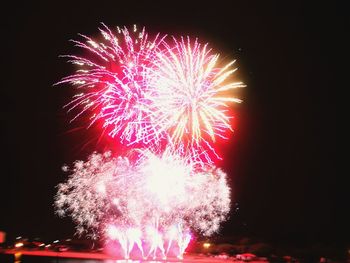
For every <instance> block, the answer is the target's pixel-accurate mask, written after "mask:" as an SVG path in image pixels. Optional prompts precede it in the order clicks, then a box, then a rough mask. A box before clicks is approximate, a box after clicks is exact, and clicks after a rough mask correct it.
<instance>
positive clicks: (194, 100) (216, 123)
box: [149, 38, 245, 162]
mask: <svg viewBox="0 0 350 263" xmlns="http://www.w3.org/2000/svg"><path fill="white" fill-rule="evenodd" d="M161 48H162V52H158V53H157V58H158V59H157V60H155V61H154V63H153V65H154V78H153V79H152V82H151V86H152V88H151V89H150V90H151V91H152V93H151V94H149V100H150V101H151V105H152V107H153V110H152V113H153V114H152V117H153V119H152V122H153V123H154V125H156V126H158V127H162V129H164V130H166V131H167V133H168V134H169V138H170V141H171V143H172V145H176V148H177V149H181V150H182V151H185V152H190V154H191V155H194V156H196V155H198V152H202V154H203V153H205V152H207V151H206V150H204V149H205V148H206V149H209V150H210V151H212V152H214V153H215V150H214V148H213V145H212V143H214V142H215V141H216V137H220V138H223V139H227V137H226V136H225V132H226V130H230V131H232V127H231V124H230V119H231V118H232V116H230V115H229V114H228V110H227V109H228V106H229V105H228V103H231V102H235V103H240V102H241V100H240V99H237V98H234V97H232V96H230V95H229V92H230V91H231V90H233V89H237V88H240V87H244V86H245V85H244V84H243V83H242V82H232V81H231V82H230V81H228V79H229V77H230V76H231V75H232V74H233V73H234V72H235V71H236V68H232V65H233V64H234V62H235V61H232V62H230V63H228V64H227V65H225V66H223V67H220V66H219V55H218V54H212V52H211V50H210V49H209V48H208V45H207V44H205V45H201V44H200V43H199V42H198V41H197V40H195V41H191V40H190V38H187V39H186V40H185V39H184V38H181V40H180V41H179V40H177V39H175V38H173V41H172V43H171V44H168V43H167V42H165V41H163V42H162V43H161ZM215 155H216V156H217V154H216V153H215ZM217 157H218V158H220V157H219V156H217ZM206 159H207V161H209V162H210V161H211V159H210V157H208V156H206Z"/></svg>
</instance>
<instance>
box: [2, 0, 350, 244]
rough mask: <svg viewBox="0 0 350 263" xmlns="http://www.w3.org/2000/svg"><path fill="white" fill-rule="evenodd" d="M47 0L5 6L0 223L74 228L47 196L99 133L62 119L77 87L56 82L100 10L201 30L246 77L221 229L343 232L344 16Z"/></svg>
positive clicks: (197, 33)
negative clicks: (229, 199)
mask: <svg viewBox="0 0 350 263" xmlns="http://www.w3.org/2000/svg"><path fill="white" fill-rule="evenodd" d="M51 2H52V1H47V3H42V4H40V3H36V4H26V5H22V4H19V3H14V4H12V7H8V8H7V9H6V8H5V9H3V11H4V13H5V14H4V15H2V19H3V20H4V21H3V22H2V23H1V27H2V30H1V38H2V45H4V47H3V48H2V50H1V51H2V52H1V53H2V54H1V57H2V61H1V63H2V66H3V69H2V82H1V106H0V107H1V129H0V132H1V136H0V138H1V153H2V158H1V162H2V165H1V178H0V180H1V181H0V182H1V183H0V185H1V189H0V197H1V199H0V200H1V210H0V230H4V231H6V232H8V233H10V234H13V235H22V234H23V235H32V236H41V237H47V238H60V237H66V236H70V235H72V234H73V232H74V229H73V224H72V223H71V222H70V219H59V218H58V217H57V216H56V215H55V214H54V209H53V206H52V204H53V197H54V194H55V192H56V190H55V186H56V185H57V184H58V183H59V182H63V181H64V180H65V178H66V175H65V174H64V173H63V172H62V171H61V166H62V165H63V164H71V163H72V162H73V161H74V160H76V159H85V158H86V156H87V155H88V154H89V153H91V152H92V151H93V150H95V149H97V150H102V148H103V147H105V145H101V143H97V139H96V130H94V128H92V129H88V130H87V129H86V128H85V126H86V125H85V124H86V122H84V120H83V119H80V120H78V121H76V122H73V123H71V124H70V123H69V120H70V118H72V115H69V114H67V113H66V111H65V110H64V109H62V106H63V105H64V104H66V103H67V102H68V101H69V100H70V97H71V95H72V94H73V93H74V90H73V89H71V88H69V87H68V86H60V87H53V84H54V83H55V82H57V81H59V80H60V79H61V78H62V77H63V76H66V75H67V74H70V73H73V70H74V68H73V66H72V65H70V64H67V63H66V62H65V60H64V59H62V58H59V57H58V56H59V55H62V54H72V53H74V52H75V51H77V49H76V48H74V47H73V44H72V43H70V42H69V39H72V38H74V39H79V38H78V36H77V34H78V33H83V34H86V35H91V36H98V34H99V33H98V30H97V27H98V26H99V25H100V22H104V23H105V24H107V25H108V26H110V27H113V26H116V25H119V26H123V25H126V26H132V25H133V24H137V25H138V26H139V27H141V26H146V29H148V31H150V32H154V33H156V32H162V33H168V34H170V35H171V34H174V35H190V36H193V37H199V39H200V40H202V42H210V44H211V46H212V47H214V49H215V50H216V51H218V52H220V53H221V54H222V56H223V57H225V58H231V59H233V58H236V59H237V60H238V63H237V65H238V67H239V70H238V71H239V73H238V77H239V79H240V80H242V81H244V82H245V84H247V87H246V88H244V89H243V90H242V91H241V92H240V93H239V96H240V97H241V98H242V99H243V100H244V102H243V103H242V104H240V105H239V106H237V105H235V106H234V107H233V110H234V112H235V134H234V136H233V137H232V139H231V141H230V142H229V143H228V145H227V146H226V148H225V154H224V158H225V161H224V163H222V164H221V166H222V167H223V169H224V170H225V171H226V172H227V173H228V174H229V177H230V184H231V187H232V188H233V209H232V211H233V212H232V213H231V217H230V219H229V220H228V222H227V223H225V224H224V226H223V229H222V230H221V233H220V236H235V235H245V236H252V237H258V238H261V239H262V240H267V241H269V240H272V241H275V242H290V243H303V242H325V243H333V244H336V243H339V244H341V243H344V242H348V241H349V238H348V236H349V228H348V226H347V224H346V223H347V220H346V219H347V218H346V217H345V215H346V210H348V204H346V199H345V195H344V194H343V192H342V191H340V183H339V181H338V179H337V175H338V173H337V172H336V164H335V159H336V157H335V156H336V149H335V143H336V122H335V119H336V116H337V114H336V99H335V96H336V94H337V93H338V90H339V89H340V88H343V89H344V88H345V86H344V84H343V85H340V86H339V85H336V84H335V73H336V69H335V66H336V65H334V64H335V63H334V62H333V61H332V56H334V54H335V51H336V50H334V48H333V47H332V45H333V39H335V34H336V31H338V30H339V29H342V27H344V21H342V17H341V16H340V15H338V14H337V11H336V10H335V9H333V8H332V7H330V6H326V5H324V6H322V5H321V4H320V3H317V5H312V6H311V5H310V6H304V5H303V4H298V3H296V2H295V1H290V2H289V4H287V3H283V5H281V6H279V5H275V4H267V3H265V2H266V1H256V2H250V1H241V2H242V3H243V2H245V4H242V3H239V2H235V1H227V2H225V1H212V2H211V3H210V4H204V3H202V4H194V3H193V2H192V3H190V1H184V2H180V1H170V2H169V3H163V2H167V1H159V2H157V1H144V2H143V3H141V4H140V3H137V1H124V2H125V3H119V2H120V1H110V2H109V3H105V2H104V1H95V3H94V4H92V3H88V1H81V2H77V1H74V3H68V2H67V3H63V2H61V1H56V2H54V3H53V2H52V3H51ZM72 2H73V1H72ZM140 2H141V1H140ZM146 2H152V4H149V3H146ZM258 2H261V3H260V4H257V3H258ZM262 2H264V4H262ZM335 18H337V19H338V20H339V23H338V24H337V25H336V26H335V23H333V22H334V20H335ZM347 85H348V84H347ZM236 203H238V207H239V209H238V210H237V209H235V208H237V207H235V204H236ZM344 203H345V204H344ZM235 211H236V212H235Z"/></svg>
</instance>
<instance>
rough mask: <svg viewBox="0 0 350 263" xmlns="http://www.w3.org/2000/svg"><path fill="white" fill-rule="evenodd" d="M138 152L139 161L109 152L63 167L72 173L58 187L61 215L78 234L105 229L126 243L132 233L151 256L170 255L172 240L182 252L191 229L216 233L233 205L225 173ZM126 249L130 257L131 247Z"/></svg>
mask: <svg viewBox="0 0 350 263" xmlns="http://www.w3.org/2000/svg"><path fill="white" fill-rule="evenodd" d="M135 154H136V153H135ZM137 154H138V155H141V157H140V159H139V161H138V162H137V163H133V162H131V161H130V159H129V158H126V157H116V158H114V157H112V156H111V154H110V153H108V152H107V153H105V154H97V153H94V154H92V155H91V156H90V157H89V158H88V160H87V161H86V162H83V161H76V162H75V164H74V166H73V168H72V169H71V170H69V169H68V168H67V167H65V170H66V171H70V172H71V174H70V176H69V178H68V180H67V182H65V183H61V184H59V185H58V192H57V195H56V197H55V205H56V209H57V213H58V214H59V215H60V216H64V215H70V216H71V217H72V218H73V220H74V221H75V223H76V224H77V233H78V234H83V233H85V234H88V235H90V236H91V237H93V238H97V237H98V235H99V233H101V232H102V233H107V234H108V238H111V239H117V240H118V241H119V242H120V244H121V245H122V247H123V246H124V245H125V244H123V242H124V241H123V240H125V238H126V237H127V238H128V239H130V238H131V237H130V235H131V236H132V237H133V238H131V239H133V240H134V241H133V242H134V244H138V243H139V244H138V247H139V249H140V251H142V254H143V253H144V248H143V247H144V246H143V245H142V244H141V243H140V242H141V241H140V240H141V239H142V240H144V241H145V243H147V244H149V246H150V247H151V249H149V253H148V254H151V253H156V250H157V249H158V250H159V251H161V252H162V254H163V255H164V256H166V254H167V253H166V252H169V249H171V244H170V243H172V242H174V244H178V248H181V249H180V250H182V251H184V249H185V248H186V246H187V245H186V246H185V247H184V248H183V245H182V246H180V245H179V242H180V243H181V242H185V241H184V240H183V239H184V238H186V236H187V235H189V234H190V230H192V231H195V232H197V233H201V234H203V235H211V234H213V233H215V232H217V231H218V229H219V225H220V222H222V221H223V220H225V218H226V216H227V214H228V212H229V207H230V189H229V187H228V186H227V181H226V174H225V173H223V172H222V171H221V170H220V169H216V168H214V167H212V166H208V167H207V168H206V169H202V170H194V167H192V166H191V165H189V164H187V163H186V161H184V160H183V159H182V158H181V157H179V156H172V155H170V154H168V153H164V154H163V155H162V156H156V155H154V154H152V153H151V152H149V151H137ZM203 193H205V194H204V196H203ZM175 230H176V231H175ZM152 231H153V232H152ZM152 233H153V234H152ZM154 235H156V236H154ZM159 239H161V240H159ZM159 242H161V243H162V244H167V246H168V248H165V247H164V245H163V246H162V247H160V243H159ZM187 244H188V242H187ZM152 247H153V248H152ZM125 251H126V252H125V253H126V254H125V256H128V255H129V253H130V251H131V249H126V250H125ZM127 251H129V252H127Z"/></svg>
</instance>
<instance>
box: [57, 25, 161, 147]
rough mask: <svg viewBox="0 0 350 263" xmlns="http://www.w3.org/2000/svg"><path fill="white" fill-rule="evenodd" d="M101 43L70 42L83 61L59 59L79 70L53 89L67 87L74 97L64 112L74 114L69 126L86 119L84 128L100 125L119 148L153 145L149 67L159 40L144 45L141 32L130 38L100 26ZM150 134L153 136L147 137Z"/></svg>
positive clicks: (72, 57) (87, 39) (121, 31)
mask: <svg viewBox="0 0 350 263" xmlns="http://www.w3.org/2000/svg"><path fill="white" fill-rule="evenodd" d="M102 25H103V27H102V28H100V29H99V30H100V32H101V35H102V37H103V39H102V40H101V41H97V40H93V39H92V38H90V37H88V36H85V35H80V36H81V37H82V38H83V40H85V41H76V40H72V42H73V43H75V45H76V46H77V47H79V48H82V49H83V50H85V51H86V52H87V53H88V54H89V55H88V56H86V57H82V56H75V55H65V56H63V57H67V58H68V59H69V60H68V61H69V62H70V63H72V64H76V65H78V66H79V69H78V70H77V71H76V73H75V74H73V75H71V76H68V77H65V78H63V79H62V80H61V81H60V82H58V83H57V84H63V83H70V84H72V85H73V86H74V87H76V88H77V90H78V91H79V92H78V94H76V95H75V96H74V97H73V99H72V101H71V102H70V103H68V104H67V105H66V106H65V107H67V108H68V111H69V112H70V111H76V112H77V113H76V115H75V117H74V118H73V119H72V121H73V120H75V119H76V118H78V117H79V116H81V115H83V114H85V113H86V114H89V115H90V119H91V121H90V125H92V124H94V123H95V122H96V121H98V120H102V122H103V128H105V129H107V130H108V134H109V135H110V136H111V137H115V136H118V138H119V139H120V141H121V142H122V143H125V144H133V143H135V142H143V143H144V144H148V143H150V142H151V141H153V142H154V141H155V138H154V136H156V135H158V133H156V132H154V130H155V129H157V127H156V126H154V125H153V123H151V122H150V120H149V108H148V105H149V104H150V102H149V101H148V100H147V99H146V97H145V95H144V94H145V93H146V92H147V91H148V83H149V81H148V76H149V66H148V65H149V64H150V63H151V61H153V60H154V59H155V58H156V52H157V51H156V50H157V46H158V45H159V43H160V42H162V39H163V38H164V37H163V38H161V37H159V35H157V36H156V37H155V38H154V39H153V40H149V38H148V34H147V33H146V31H145V29H143V30H142V31H141V32H138V31H137V28H136V26H135V27H134V29H133V32H131V33H130V32H129V30H128V29H127V28H126V27H124V28H123V29H120V28H119V27H118V28H117V33H116V34H114V33H113V32H112V31H111V29H109V28H108V27H107V26H105V25H104V24H102ZM149 134H154V136H149Z"/></svg>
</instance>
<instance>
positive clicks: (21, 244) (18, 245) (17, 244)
mask: <svg viewBox="0 0 350 263" xmlns="http://www.w3.org/2000/svg"><path fill="white" fill-rule="evenodd" d="M23 245H24V244H23V243H22V242H18V243H16V244H15V247H17V248H18V247H23Z"/></svg>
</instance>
